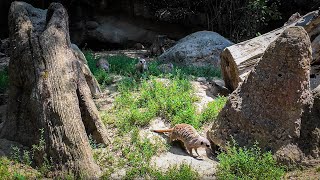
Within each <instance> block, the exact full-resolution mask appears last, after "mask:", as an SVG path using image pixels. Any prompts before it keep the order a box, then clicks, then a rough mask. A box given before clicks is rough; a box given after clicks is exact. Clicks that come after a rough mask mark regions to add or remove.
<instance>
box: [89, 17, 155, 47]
mask: <svg viewBox="0 0 320 180" xmlns="http://www.w3.org/2000/svg"><path fill="white" fill-rule="evenodd" d="M98 21H99V22H97V23H93V22H90V23H88V22H87V23H86V24H87V25H86V27H89V28H88V29H87V32H86V33H87V34H86V39H87V40H88V41H97V42H100V43H106V44H110V45H121V46H123V45H127V44H129V43H136V42H141V43H152V42H153V39H154V38H155V36H156V33H154V32H152V31H148V30H146V29H143V28H141V27H139V26H137V25H134V24H131V23H130V22H127V21H122V20H121V19H120V18H117V17H112V16H110V17H100V18H98Z"/></svg>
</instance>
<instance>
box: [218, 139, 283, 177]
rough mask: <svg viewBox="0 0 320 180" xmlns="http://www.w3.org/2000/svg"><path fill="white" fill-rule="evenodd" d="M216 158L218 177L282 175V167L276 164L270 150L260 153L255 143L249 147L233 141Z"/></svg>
mask: <svg viewBox="0 0 320 180" xmlns="http://www.w3.org/2000/svg"><path fill="white" fill-rule="evenodd" d="M217 158H218V159H219V161H220V164H219V165H218V170H217V177H218V179H281V178H282V177H283V175H284V168H283V167H280V166H277V163H276V161H275V159H274V158H273V157H272V154H271V153H270V152H265V153H262V152H261V149H260V148H259V147H258V144H257V143H256V144H255V145H254V146H253V147H251V148H245V147H244V148H242V147H238V146H237V144H236V143H234V145H233V146H232V147H230V149H229V150H228V152H222V153H220V154H219V155H218V157H217Z"/></svg>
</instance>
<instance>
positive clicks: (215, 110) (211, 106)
mask: <svg viewBox="0 0 320 180" xmlns="http://www.w3.org/2000/svg"><path fill="white" fill-rule="evenodd" d="M227 99H228V98H227V97H224V96H219V97H218V98H216V99H215V100H214V101H212V102H209V103H208V105H207V107H206V108H205V109H204V111H203V112H202V114H201V118H200V122H201V123H205V122H212V120H214V119H216V118H217V116H218V114H219V112H220V111H221V110H222V108H223V107H224V105H225V104H226V102H227Z"/></svg>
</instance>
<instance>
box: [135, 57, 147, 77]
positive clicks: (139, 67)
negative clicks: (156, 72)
mask: <svg viewBox="0 0 320 180" xmlns="http://www.w3.org/2000/svg"><path fill="white" fill-rule="evenodd" d="M147 70H148V65H147V61H146V60H145V59H142V58H139V62H138V63H137V64H136V71H137V72H139V73H144V72H145V71H147Z"/></svg>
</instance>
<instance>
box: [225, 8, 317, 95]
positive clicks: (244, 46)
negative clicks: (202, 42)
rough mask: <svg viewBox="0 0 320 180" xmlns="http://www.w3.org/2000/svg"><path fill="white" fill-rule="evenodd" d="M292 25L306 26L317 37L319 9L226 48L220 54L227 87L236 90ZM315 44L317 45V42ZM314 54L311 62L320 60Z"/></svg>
mask: <svg viewBox="0 0 320 180" xmlns="http://www.w3.org/2000/svg"><path fill="white" fill-rule="evenodd" d="M292 26H302V27H304V29H305V30H306V31H307V33H308V34H309V36H310V38H311V40H313V39H315V37H316V36H317V35H319V34H320V16H319V11H313V12H310V13H308V14H306V15H305V16H303V17H301V18H298V19H296V20H293V21H292V22H290V23H288V24H286V25H285V26H283V27H281V28H278V29H275V30H273V31H271V32H268V33H266V34H263V35H261V36H258V37H256V38H253V39H250V40H247V41H244V42H241V43H238V44H235V45H232V46H229V47H227V48H225V49H224V50H223V51H222V53H221V55H220V56H221V71H222V76H223V79H224V81H225V83H226V87H227V88H228V89H230V90H232V91H233V90H235V89H236V88H237V87H238V84H239V82H242V81H243V80H244V79H245V77H247V75H248V74H249V73H250V71H251V70H252V69H253V68H254V66H255V65H256V64H257V63H258V62H259V60H260V58H261V56H262V55H263V53H264V52H265V50H266V49H267V47H268V45H269V44H270V43H271V42H273V41H274V40H275V39H277V38H278V37H279V36H280V34H281V33H282V32H283V31H284V30H285V29H287V28H289V27H292ZM314 44H315V45H316V42H315V43H314ZM314 51H315V49H314ZM313 56H314V58H313V60H312V61H311V63H314V62H316V61H319V60H320V59H318V56H316V54H314V55H313Z"/></svg>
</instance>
